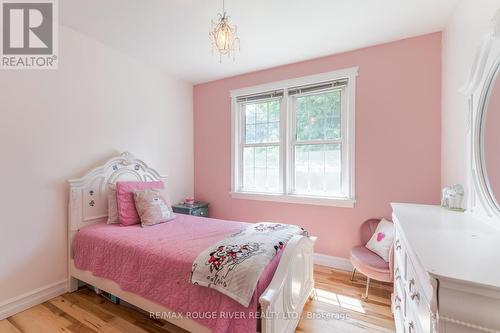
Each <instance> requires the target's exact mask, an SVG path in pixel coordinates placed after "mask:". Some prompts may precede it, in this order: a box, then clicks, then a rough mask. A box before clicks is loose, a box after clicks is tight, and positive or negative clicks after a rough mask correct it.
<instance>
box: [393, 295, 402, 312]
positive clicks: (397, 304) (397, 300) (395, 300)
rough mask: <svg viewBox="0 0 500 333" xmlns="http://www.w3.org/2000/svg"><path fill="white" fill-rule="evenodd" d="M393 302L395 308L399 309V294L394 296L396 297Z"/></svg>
mask: <svg viewBox="0 0 500 333" xmlns="http://www.w3.org/2000/svg"><path fill="white" fill-rule="evenodd" d="M394 303H395V304H396V305H395V308H396V310H399V309H401V298H400V297H399V296H396V298H395V299H394Z"/></svg>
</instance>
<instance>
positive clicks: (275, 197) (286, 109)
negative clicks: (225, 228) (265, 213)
mask: <svg viewBox="0 0 500 333" xmlns="http://www.w3.org/2000/svg"><path fill="white" fill-rule="evenodd" d="M356 75H357V68H351V69H346V70H342V71H335V72H330V73H324V74H319V75H314V76H309V77H304V78H299V79H294V80H287V81H281V82H276V83H272V84H267V85H264V86H257V87H251V88H246V89H240V90H236V91H232V92H231V97H232V101H233V107H232V108H233V110H232V115H233V119H232V120H233V135H232V137H233V138H232V140H233V142H232V150H233V151H232V163H233V167H232V170H233V174H232V178H233V179H232V192H231V193H232V195H233V197H236V198H247V199H257V200H272V201H285V202H297V203H311V204H320V205H333V206H343V207H353V206H354V96H355V78H356Z"/></svg>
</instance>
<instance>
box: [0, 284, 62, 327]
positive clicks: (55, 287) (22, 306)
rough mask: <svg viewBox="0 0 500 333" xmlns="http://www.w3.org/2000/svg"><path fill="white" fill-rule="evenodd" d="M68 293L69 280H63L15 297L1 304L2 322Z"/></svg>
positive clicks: (0, 318) (0, 315) (0, 317)
mask: <svg viewBox="0 0 500 333" xmlns="http://www.w3.org/2000/svg"><path fill="white" fill-rule="evenodd" d="M67 291H68V280H61V281H59V282H55V283H52V284H49V285H48V286H45V287H41V288H38V289H35V290H33V291H30V292H28V293H26V294H23V295H20V296H16V297H13V298H11V299H8V300H7V301H5V302H2V303H0V320H2V319H5V318H7V317H10V316H12V315H15V314H16V313H18V312H21V311H24V310H26V309H28V308H31V307H33V306H35V305H38V304H40V303H43V302H45V301H48V300H49V299H51V298H54V297H57V296H59V295H61V294H64V293H65V292H67Z"/></svg>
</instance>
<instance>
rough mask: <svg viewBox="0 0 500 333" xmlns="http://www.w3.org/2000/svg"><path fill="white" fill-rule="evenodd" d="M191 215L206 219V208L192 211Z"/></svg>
mask: <svg viewBox="0 0 500 333" xmlns="http://www.w3.org/2000/svg"><path fill="white" fill-rule="evenodd" d="M191 215H194V216H203V217H207V216H208V208H198V209H193V210H192V211H191Z"/></svg>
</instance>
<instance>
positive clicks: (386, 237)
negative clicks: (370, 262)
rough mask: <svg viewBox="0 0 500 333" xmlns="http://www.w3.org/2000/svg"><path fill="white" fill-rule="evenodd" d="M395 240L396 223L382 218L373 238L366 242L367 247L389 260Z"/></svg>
mask: <svg viewBox="0 0 500 333" xmlns="http://www.w3.org/2000/svg"><path fill="white" fill-rule="evenodd" d="M393 242H394V224H393V223H392V222H389V221H387V220H386V219H382V221H380V223H379V224H378V226H377V229H375V233H374V234H373V236H372V238H370V240H369V241H368V243H366V248H367V249H368V250H370V251H372V252H375V253H376V254H378V255H379V256H381V257H382V259H384V260H385V261H387V262H389V252H390V250H391V246H392V243H393Z"/></svg>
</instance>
